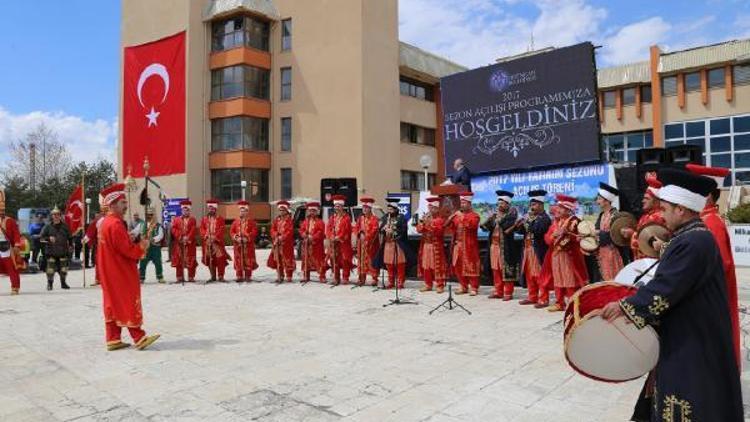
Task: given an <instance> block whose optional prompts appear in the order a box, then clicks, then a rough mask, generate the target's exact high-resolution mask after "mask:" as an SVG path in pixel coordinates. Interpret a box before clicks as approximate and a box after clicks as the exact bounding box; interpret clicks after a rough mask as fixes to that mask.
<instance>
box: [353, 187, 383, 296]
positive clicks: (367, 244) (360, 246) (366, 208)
mask: <svg viewBox="0 0 750 422" xmlns="http://www.w3.org/2000/svg"><path fill="white" fill-rule="evenodd" d="M359 201H360V204H361V205H362V215H360V216H359V218H358V219H357V225H356V227H355V229H354V234H355V235H356V236H357V250H356V254H357V270H358V272H359V285H360V286H361V285H364V284H365V282H366V279H367V276H368V275H369V276H370V278H371V280H372V281H371V282H370V285H371V286H376V285H377V284H378V269H377V268H375V267H374V266H373V265H372V261H373V260H374V259H375V258H376V257H377V256H378V250H380V236H379V233H378V225H379V221H378V217H376V216H375V215H374V214H373V213H372V207H373V205H374V204H375V199H374V198H372V197H369V196H363V197H362V198H360V200H359Z"/></svg>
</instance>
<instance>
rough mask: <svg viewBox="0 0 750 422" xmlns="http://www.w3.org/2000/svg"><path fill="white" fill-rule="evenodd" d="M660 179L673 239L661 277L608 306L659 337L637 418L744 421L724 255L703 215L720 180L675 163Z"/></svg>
mask: <svg viewBox="0 0 750 422" xmlns="http://www.w3.org/2000/svg"><path fill="white" fill-rule="evenodd" d="M659 180H660V181H661V182H662V183H663V184H664V187H663V188H661V189H660V190H659V192H658V196H659V199H660V200H661V203H662V209H663V217H664V220H665V221H666V223H667V226H668V228H669V229H670V230H672V231H673V233H674V235H673V237H672V240H671V241H670V242H669V243H667V244H666V245H665V246H664V248H663V250H662V257H661V262H660V264H659V267H658V269H657V270H656V274H655V275H654V278H653V279H652V280H651V281H650V282H649V283H648V284H646V285H645V286H643V287H641V288H640V289H638V291H637V293H636V294H635V295H633V296H630V297H628V298H625V299H622V300H619V301H615V302H611V303H609V304H608V305H606V306H605V307H604V309H603V311H602V317H604V318H605V319H606V320H608V321H610V322H612V321H614V320H616V319H618V318H620V317H622V316H623V315H624V316H625V317H627V318H628V320H629V321H630V322H632V323H633V324H635V326H636V327H638V328H643V327H645V326H646V325H652V326H654V327H655V328H656V329H657V331H658V333H659V336H660V341H659V345H660V353H659V360H658V363H657V365H656V369H655V370H654V371H652V372H651V374H650V376H649V377H648V380H647V381H646V384H645V386H644V389H643V391H642V393H641V397H640V399H639V401H638V404H637V405H636V409H635V414H634V415H633V420H636V421H646V420H651V421H656V420H659V421H661V420H670V421H671V420H675V421H676V420H682V421H686V420H693V421H722V422H730V421H742V420H743V407H742V394H741V391H740V377H739V370H738V368H737V361H736V360H735V356H734V351H733V350H732V349H733V348H732V333H731V322H730V319H729V315H728V313H727V311H726V310H727V292H726V286H725V284H724V272H723V271H722V261H721V254H720V253H719V248H718V247H717V246H716V242H715V241H714V238H713V236H712V235H711V232H709V231H708V230H707V229H706V226H705V225H704V224H703V222H702V221H701V219H700V212H701V211H702V210H703V208H704V206H705V204H706V196H707V195H708V194H709V193H710V192H711V191H712V190H713V189H715V188H716V182H715V181H714V180H712V179H710V178H707V177H704V176H699V175H695V174H691V173H688V172H685V171H682V170H673V169H664V170H662V171H659Z"/></svg>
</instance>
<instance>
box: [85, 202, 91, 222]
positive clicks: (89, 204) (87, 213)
mask: <svg viewBox="0 0 750 422" xmlns="http://www.w3.org/2000/svg"><path fill="white" fill-rule="evenodd" d="M90 209H91V198H86V225H87V226H88V224H89V210H90Z"/></svg>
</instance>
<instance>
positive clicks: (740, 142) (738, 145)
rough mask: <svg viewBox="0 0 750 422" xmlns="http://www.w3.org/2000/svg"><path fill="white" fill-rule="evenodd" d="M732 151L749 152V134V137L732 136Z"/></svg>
mask: <svg viewBox="0 0 750 422" xmlns="http://www.w3.org/2000/svg"><path fill="white" fill-rule="evenodd" d="M734 150H735V151H742V150H750V134H749V135H734Z"/></svg>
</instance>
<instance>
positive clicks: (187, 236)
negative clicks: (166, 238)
mask: <svg viewBox="0 0 750 422" xmlns="http://www.w3.org/2000/svg"><path fill="white" fill-rule="evenodd" d="M192 207H193V203H192V202H190V200H185V201H182V202H180V209H181V210H182V215H181V216H179V217H175V218H174V219H172V228H171V230H170V232H171V235H172V259H171V263H172V267H174V268H175V270H176V272H177V282H178V283H180V282H183V281H185V269H187V271H188V281H189V282H191V283H192V282H194V281H195V269H196V268H198V260H197V259H196V253H195V252H196V241H195V232H196V226H197V222H196V221H195V218H194V217H193V216H191V215H190V213H191V210H192Z"/></svg>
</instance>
